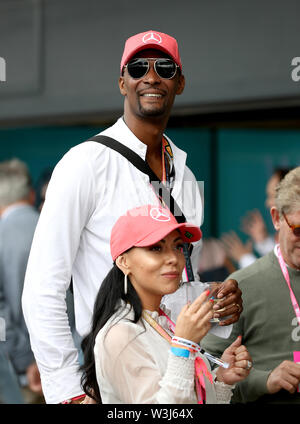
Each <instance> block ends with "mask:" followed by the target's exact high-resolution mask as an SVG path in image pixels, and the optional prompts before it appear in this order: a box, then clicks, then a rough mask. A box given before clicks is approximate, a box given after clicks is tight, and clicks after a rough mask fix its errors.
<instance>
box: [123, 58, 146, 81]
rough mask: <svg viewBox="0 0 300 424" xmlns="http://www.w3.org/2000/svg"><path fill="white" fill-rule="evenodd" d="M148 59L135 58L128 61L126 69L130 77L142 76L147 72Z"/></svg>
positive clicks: (137, 77)
mask: <svg viewBox="0 0 300 424" xmlns="http://www.w3.org/2000/svg"><path fill="white" fill-rule="evenodd" d="M148 67H149V65H148V60H144V59H135V60H132V61H131V62H129V63H128V65H127V70H128V73H129V75H130V76H131V78H135V79H139V78H142V77H143V76H144V75H146V73H147V72H148Z"/></svg>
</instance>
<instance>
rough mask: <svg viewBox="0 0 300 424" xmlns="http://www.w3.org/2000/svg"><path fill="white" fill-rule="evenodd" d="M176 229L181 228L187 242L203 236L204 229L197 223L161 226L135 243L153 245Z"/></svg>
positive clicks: (181, 233)
mask: <svg viewBox="0 0 300 424" xmlns="http://www.w3.org/2000/svg"><path fill="white" fill-rule="evenodd" d="M174 230H179V231H180V235H181V237H182V240H183V241H184V242H186V243H192V242H194V241H198V240H200V239H201V237H202V231H201V230H200V228H199V227H197V226H196V225H190V224H189V225H186V224H185V223H182V224H174V225H168V228H163V227H162V228H160V229H158V230H157V231H154V232H152V233H151V234H149V235H147V236H145V237H144V238H143V239H142V240H140V241H139V242H137V243H135V244H134V245H135V246H136V247H146V246H151V245H152V244H154V243H157V242H158V241H160V240H162V239H163V238H164V237H165V236H167V235H168V234H170V233H171V232H172V231H174ZM186 233H189V234H190V235H191V236H190V237H188V236H187V235H186Z"/></svg>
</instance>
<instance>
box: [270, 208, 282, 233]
mask: <svg viewBox="0 0 300 424" xmlns="http://www.w3.org/2000/svg"><path fill="white" fill-rule="evenodd" d="M270 213H271V217H272V222H273V225H274V228H275V230H276V231H278V230H279V229H280V215H279V211H278V209H277V208H276V207H275V206H272V207H271V210H270Z"/></svg>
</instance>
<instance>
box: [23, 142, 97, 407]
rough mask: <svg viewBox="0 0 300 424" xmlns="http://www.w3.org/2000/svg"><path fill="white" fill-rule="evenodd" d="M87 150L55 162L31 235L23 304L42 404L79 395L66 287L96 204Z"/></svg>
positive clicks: (78, 377) (72, 153)
mask: <svg viewBox="0 0 300 424" xmlns="http://www.w3.org/2000/svg"><path fill="white" fill-rule="evenodd" d="M85 153H86V150H85V149H84V148H83V149H81V150H80V149H79V151H78V149H76V148H75V149H71V150H70V151H69V152H68V153H67V154H66V155H65V156H64V157H63V158H62V160H61V161H60V162H59V163H58V165H57V166H56V168H55V170H54V172H53V175H52V178H51V181H50V183H49V186H48V189H47V194H46V201H45V204H44V207H43V210H42V212H41V215H40V219H39V222H38V224H37V228H36V231H35V235H34V238H33V243H32V247H31V252H30V256H29V260H28V266H27V271H26V276H25V283H24V291H23V296H22V306H23V312H24V318H25V321H26V324H27V327H28V330H29V334H30V341H31V346H32V350H33V352H34V355H35V358H36V362H37V365H38V368H39V371H40V374H41V381H42V387H43V392H44V396H45V399H46V402H47V403H59V402H62V401H63V400H65V399H68V398H70V397H73V396H76V395H79V394H81V393H82V389H81V387H80V376H81V374H80V373H79V371H78V368H79V365H78V360H77V357H78V354H77V349H76V348H75V346H74V342H73V339H72V334H71V330H70V326H69V322H68V316H67V307H66V299H65V298H66V290H67V288H68V287H69V284H70V279H71V272H72V265H73V262H74V260H75V257H76V253H77V250H78V246H79V242H80V236H81V232H82V230H83V228H84V227H85V225H86V223H87V222H88V220H89V218H90V216H91V214H92V211H93V208H94V207H95V206H94V205H95V199H94V198H95V193H94V186H95V182H94V174H93V172H92V169H91V165H90V162H89V161H88V158H87V155H86V154H85Z"/></svg>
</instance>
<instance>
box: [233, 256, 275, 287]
mask: <svg viewBox="0 0 300 424" xmlns="http://www.w3.org/2000/svg"><path fill="white" fill-rule="evenodd" d="M274 257H275V255H274V252H273V251H272V252H270V253H268V254H267V255H265V256H263V257H261V258H259V259H257V260H256V261H255V262H253V263H252V264H251V265H249V266H247V267H246V268H243V269H240V270H238V271H235V272H233V273H232V274H231V275H230V276H229V277H228V278H232V279H234V280H236V281H237V282H238V283H239V285H240V284H243V283H247V282H249V281H250V280H251V281H253V282H255V281H258V277H259V278H261V276H262V275H264V273H269V272H270V267H271V266H274Z"/></svg>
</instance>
